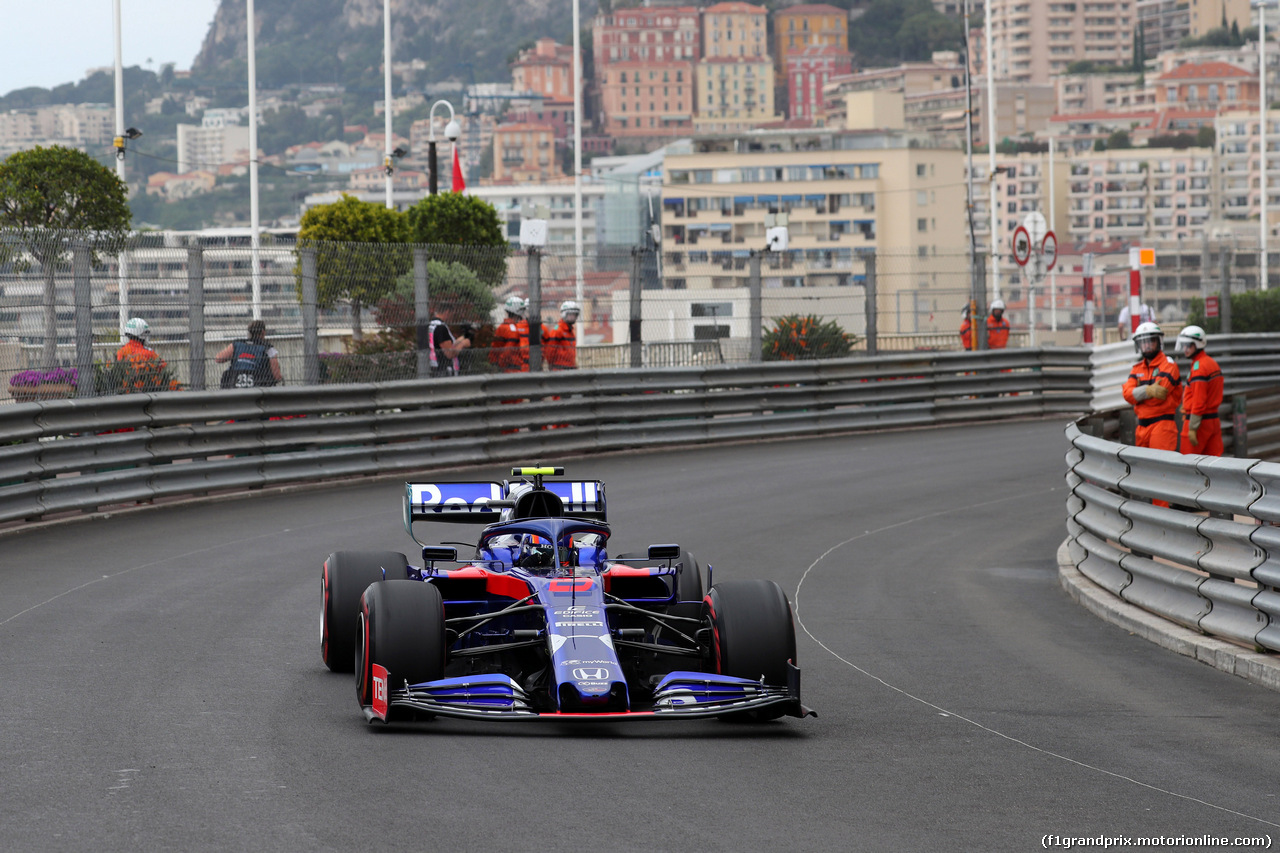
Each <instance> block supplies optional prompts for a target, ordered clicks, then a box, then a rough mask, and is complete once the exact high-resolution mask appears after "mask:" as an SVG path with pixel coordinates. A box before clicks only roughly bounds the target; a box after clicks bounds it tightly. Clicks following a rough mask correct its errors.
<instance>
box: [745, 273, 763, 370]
mask: <svg viewBox="0 0 1280 853" xmlns="http://www.w3.org/2000/svg"><path fill="white" fill-rule="evenodd" d="M761 261H762V258H761V256H760V250H759V249H752V250H751V257H750V260H749V264H750V267H749V271H748V275H747V299H748V301H749V303H750V305H749V307H748V308H747V325H748V326H750V328H751V337H750V341H751V342H750V344H749V346H750V347H751V352H750V353H748V360H749V361H752V362H757V361H762V360H763V358H764V352H763V347H764V339H763V329H762V326H763V324H764V312H763V310H762V308H761V304H760V303H761V292H760V263H761Z"/></svg>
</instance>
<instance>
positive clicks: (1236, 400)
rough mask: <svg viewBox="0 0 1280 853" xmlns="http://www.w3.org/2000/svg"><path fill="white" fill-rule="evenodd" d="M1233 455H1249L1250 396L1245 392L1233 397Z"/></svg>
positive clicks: (1245, 457)
mask: <svg viewBox="0 0 1280 853" xmlns="http://www.w3.org/2000/svg"><path fill="white" fill-rule="evenodd" d="M1231 455H1232V456H1234V457H1236V458H1237V459H1247V458H1248V457H1249V398H1248V396H1247V395H1245V394H1236V395H1235V396H1233V397H1232V398H1231Z"/></svg>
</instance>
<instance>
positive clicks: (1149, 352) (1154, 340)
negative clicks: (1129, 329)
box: [1133, 323, 1164, 358]
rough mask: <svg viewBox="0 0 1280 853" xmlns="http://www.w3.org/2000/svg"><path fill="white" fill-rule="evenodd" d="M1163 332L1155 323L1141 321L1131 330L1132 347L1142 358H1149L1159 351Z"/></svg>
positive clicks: (1162, 340)
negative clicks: (1140, 323)
mask: <svg viewBox="0 0 1280 853" xmlns="http://www.w3.org/2000/svg"><path fill="white" fill-rule="evenodd" d="M1163 342H1164V332H1163V331H1161V329H1160V327H1159V326H1157V325H1156V324H1155V323H1143V324H1142V325H1140V326H1138V328H1136V329H1134V330H1133V348H1134V349H1135V350H1137V352H1138V355H1140V356H1142V357H1143V358H1151V357H1152V356H1153V355H1155V354H1156V353H1157V352H1159V351H1160V345H1161V344H1162V343H1163Z"/></svg>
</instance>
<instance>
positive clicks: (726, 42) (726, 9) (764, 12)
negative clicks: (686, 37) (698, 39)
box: [702, 2, 769, 59]
mask: <svg viewBox="0 0 1280 853" xmlns="http://www.w3.org/2000/svg"><path fill="white" fill-rule="evenodd" d="M768 15H769V10H768V9H766V8H764V7H763V6H753V5H751V4H750V3H737V2H734V3H716V4H715V5H713V6H708V7H707V8H705V9H703V10H702V55H703V57H704V58H710V59H714V58H717V57H752V58H755V59H762V58H764V59H767V58H768V56H769V36H768V27H767V24H768Z"/></svg>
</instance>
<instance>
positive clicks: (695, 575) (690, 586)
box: [675, 548, 703, 601]
mask: <svg viewBox="0 0 1280 853" xmlns="http://www.w3.org/2000/svg"><path fill="white" fill-rule="evenodd" d="M675 588H676V601H701V600H702V598H703V593H702V569H700V568H699V567H698V561H697V560H696V559H695V558H694V556H693V552H692V551H686V550H685V549H684V548H681V549H680V572H679V574H677V575H676V580H675Z"/></svg>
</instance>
